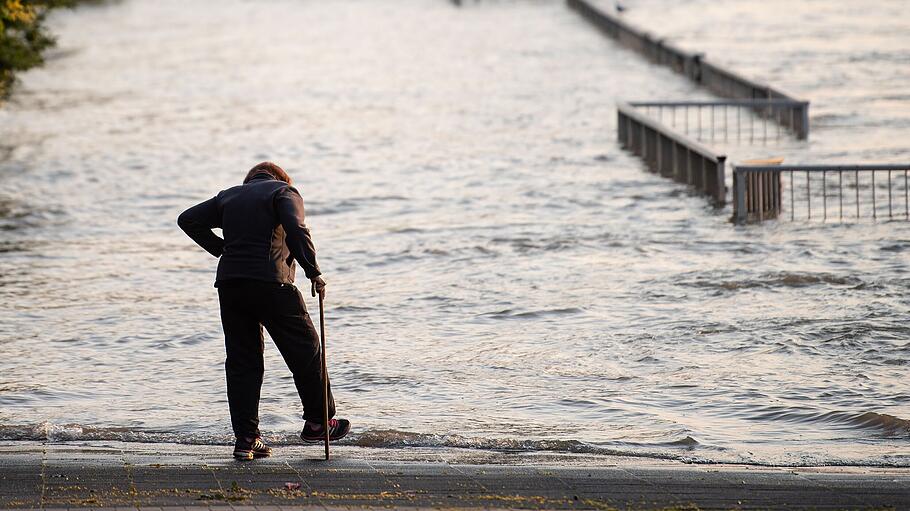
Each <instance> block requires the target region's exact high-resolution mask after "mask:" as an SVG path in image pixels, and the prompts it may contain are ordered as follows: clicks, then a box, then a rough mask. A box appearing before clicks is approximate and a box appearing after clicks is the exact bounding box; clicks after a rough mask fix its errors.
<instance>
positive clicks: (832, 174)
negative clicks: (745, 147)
mask: <svg viewBox="0 0 910 511" xmlns="http://www.w3.org/2000/svg"><path fill="white" fill-rule="evenodd" d="M895 176H896V178H895ZM876 177H878V179H876ZM829 178H830V179H829ZM785 188H786V189H785ZM845 189H846V190H847V193H845V192H844V190H845ZM733 195H734V199H733V219H734V221H736V222H737V223H744V222H755V221H757V222H762V221H764V220H766V219H769V218H780V217H782V216H783V217H787V216H789V218H790V220H797V219H805V220H813V219H820V220H822V221H827V220H828V219H837V220H838V221H845V220H849V219H851V218H852V219H860V218H872V219H873V220H877V219H879V218H888V219H890V220H910V164H882V165H866V164H863V165H734V166H733ZM784 204H787V205H788V207H787V208H786V209H785V208H784ZM813 205H814V208H815V209H813ZM819 210H820V211H819ZM813 212H814V214H813ZM787 213H789V215H788V214H787ZM803 213H804V214H803Z"/></svg>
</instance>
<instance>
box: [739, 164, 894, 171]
mask: <svg viewBox="0 0 910 511" xmlns="http://www.w3.org/2000/svg"><path fill="white" fill-rule="evenodd" d="M733 169H734V170H737V171H739V172H767V171H769V170H772V171H775V170H779V171H783V172H791V171H793V172H803V171H806V172H854V171H868V170H882V171H885V170H910V163H883V164H856V165H817V164H814V165H734V166H733Z"/></svg>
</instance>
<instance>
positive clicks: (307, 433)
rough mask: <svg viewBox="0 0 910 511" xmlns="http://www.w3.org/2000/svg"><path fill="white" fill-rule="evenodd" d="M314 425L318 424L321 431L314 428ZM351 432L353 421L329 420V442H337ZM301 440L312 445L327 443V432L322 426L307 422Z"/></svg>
mask: <svg viewBox="0 0 910 511" xmlns="http://www.w3.org/2000/svg"><path fill="white" fill-rule="evenodd" d="M313 424H317V425H318V426H317V427H319V429H318V430H317V429H316V428H315V427H313ZM350 431H351V421H349V420H347V419H331V420H329V440H332V441H335V440H340V439H342V438H344V436H345V435H347V434H348V432H350ZM300 438H301V439H302V440H303V441H304V442H307V443H310V444H318V443H320V442H325V432H324V431H322V424H320V423H318V422H316V423H313V422H310V421H307V423H306V424H304V425H303V431H301V432H300Z"/></svg>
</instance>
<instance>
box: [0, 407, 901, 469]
mask: <svg viewBox="0 0 910 511" xmlns="http://www.w3.org/2000/svg"><path fill="white" fill-rule="evenodd" d="M827 420H829V421H831V420H834V421H840V420H843V421H846V422H852V423H854V424H858V425H863V426H869V425H870V424H871V425H881V424H896V425H898V426H899V427H900V428H906V427H907V426H908V421H906V420H904V419H900V418H897V417H893V416H889V415H885V414H872V415H869V414H856V415H855V416H853V417H850V418H843V417H837V416H836V415H832V416H831V417H829V418H828V419H827ZM266 436H267V437H268V441H269V443H270V444H272V445H275V446H287V445H299V444H300V439H299V437H298V436H297V434H296V433H288V432H280V433H274V434H267V435H266ZM233 440H234V439H233V435H231V434H230V433H229V432H222V433H205V434H197V433H175V432H167V431H156V430H143V429H130V428H119V427H111V428H106V427H92V426H85V425H79V424H52V423H49V422H43V423H41V424H37V425H20V426H13V425H6V426H0V441H36V442H52V443H57V442H79V441H84V442H125V443H143V444H180V445H200V446H209V445H223V446H229V445H232V444H233ZM338 444H339V445H343V446H351V447H362V448H365V449H412V448H423V449H436V448H438V449H466V450H478V451H488V452H497V453H502V454H534V453H553V454H566V455H578V456H586V457H588V456H594V457H597V456H605V457H606V456H620V457H625V458H644V459H656V460H667V461H677V462H681V463H690V464H704V465H711V464H728V463H734V464H740V465H754V466H788V467H792V466H810V467H812V466H840V465H849V466H875V467H878V466H894V467H905V466H908V465H907V464H906V463H907V462H906V461H901V459H891V458H889V457H887V456H886V457H884V458H882V457H875V458H871V459H865V460H861V459H837V458H831V459H828V458H821V459H819V458H813V459H809V458H805V459H800V460H793V459H781V458H777V457H775V458H771V459H761V458H760V457H759V458H755V457H754V456H752V455H751V453H749V454H750V456H743V455H742V454H741V453H737V452H736V451H731V450H729V449H727V448H724V447H717V446H710V445H704V444H702V443H701V442H699V441H697V440H696V439H694V438H692V437H691V436H688V435H686V436H685V437H683V438H678V439H675V440H673V439H670V440H666V441H662V442H653V443H639V442H614V443H612V444H610V445H602V444H592V443H586V442H582V441H579V440H574V439H565V440H553V439H538V440H532V439H516V438H479V437H466V436H461V435H455V434H432V433H415V432H409V431H400V430H395V429H371V430H366V431H364V432H361V433H352V434H351V435H349V436H348V437H347V438H345V439H344V440H342V441H340V442H338ZM782 462H783V463H782Z"/></svg>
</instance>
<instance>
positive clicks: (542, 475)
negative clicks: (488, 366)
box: [0, 442, 910, 511]
mask: <svg viewBox="0 0 910 511" xmlns="http://www.w3.org/2000/svg"><path fill="white" fill-rule="evenodd" d="M333 452H334V456H333V458H332V459H331V460H330V461H324V460H321V459H319V458H318V457H319V456H320V455H321V453H322V450H321V447H320V446H315V447H313V446H310V447H300V446H290V447H282V448H280V449H276V451H275V456H273V457H272V458H269V459H264V460H256V461H253V462H237V461H234V460H232V459H231V458H230V448H229V447H227V446H188V445H176V444H132V443H116V442H104V443H79V444H73V443H57V444H44V443H39V442H14V443H6V444H3V445H0V507H3V508H76V507H78V508H115V507H122V508H130V509H136V508H142V509H149V508H159V507H170V506H193V507H196V506H203V507H219V506H226V507H225V509H235V510H236V509H243V510H245V511H246V510H249V511H254V509H255V508H256V507H258V509H259V510H260V511H267V510H266V508H267V507H268V506H282V507H286V506H294V507H297V506H303V507H316V508H320V509H326V508H333V507H344V508H351V507H357V508H362V507H383V508H388V507H395V508H397V507H421V508H428V507H429V508H526V509H527V508H531V509H574V508H578V509H611V508H619V509H661V508H669V507H673V508H680V507H682V508H693V509H694V508H698V509H733V508H737V509H755V508H760V509H768V508H774V509H867V508H895V509H908V508H910V470H908V469H904V468H868V467H862V468H859V467H812V468H784V467H781V468H777V467H756V466H736V465H687V464H681V463H676V462H666V461H660V460H653V461H652V460H642V459H630V458H621V457H617V458H616V459H615V463H614V462H613V460H612V459H610V458H607V460H608V461H605V459H604V457H598V458H597V459H596V460H594V459H588V458H585V457H583V456H578V457H568V458H566V457H562V458H561V459H560V460H558V464H559V466H555V465H556V463H557V460H554V459H547V457H545V456H544V457H524V458H523V457H521V456H520V455H510V454H509V453H498V454H496V453H486V454H484V453H480V454H478V453H476V452H473V451H471V450H460V451H459V450H436V451H432V450H420V449H417V450H415V451H413V452H408V450H406V449H404V450H388V449H386V450H382V449H377V450H368V449H360V448H354V447H340V448H337V449H335V450H334V451H333ZM395 458H398V461H396V460H395ZM401 459H407V460H408V461H400V460H401ZM491 461H496V462H497V464H491ZM519 463H520V464H519ZM271 509H278V508H271Z"/></svg>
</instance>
